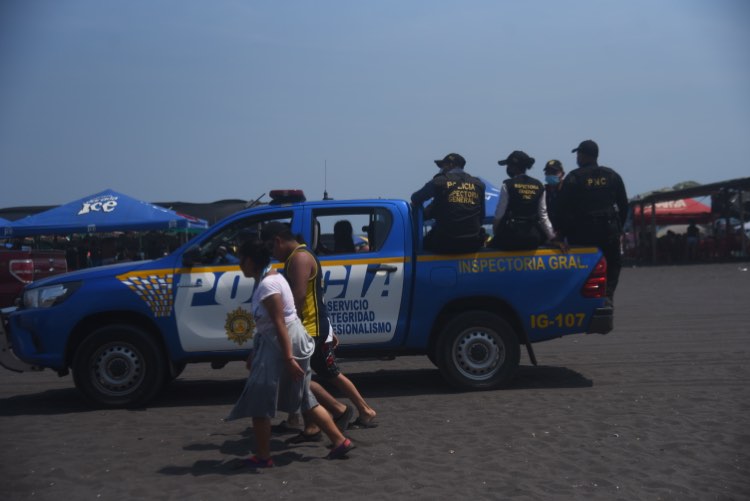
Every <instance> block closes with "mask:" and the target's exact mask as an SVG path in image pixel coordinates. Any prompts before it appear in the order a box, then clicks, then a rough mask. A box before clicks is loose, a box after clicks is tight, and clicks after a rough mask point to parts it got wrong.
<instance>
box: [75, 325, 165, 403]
mask: <svg viewBox="0 0 750 501" xmlns="http://www.w3.org/2000/svg"><path fill="white" fill-rule="evenodd" d="M165 373H166V364H165V362H164V358H163V356H162V353H161V350H160V349H159V346H158V344H157V343H156V341H155V340H154V339H153V338H152V337H151V336H149V334H148V333H146V332H144V331H143V330H141V329H139V328H137V327H134V326H131V325H124V324H123V325H108V326H105V327H100V328H98V329H96V330H95V331H93V332H92V333H91V334H89V336H88V337H86V339H84V340H83V342H82V343H81V344H80V345H79V346H78V349H77V350H76V353H75V356H74V358H73V380H74V381H75V385H76V387H77V388H78V389H79V390H80V391H81V392H82V393H83V394H84V395H85V396H86V398H88V399H89V400H91V401H93V402H95V403H97V404H99V405H102V406H105V407H138V406H142V405H144V404H145V403H146V402H148V401H149V400H151V399H152V398H153V397H154V396H155V395H156V394H157V393H158V392H159V390H160V389H161V388H162V386H163V385H164V381H165V379H166V375H165Z"/></svg>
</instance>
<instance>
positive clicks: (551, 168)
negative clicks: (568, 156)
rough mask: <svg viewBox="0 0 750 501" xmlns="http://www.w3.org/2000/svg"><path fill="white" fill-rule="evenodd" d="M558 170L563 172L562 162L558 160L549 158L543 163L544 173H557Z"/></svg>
mask: <svg viewBox="0 0 750 501" xmlns="http://www.w3.org/2000/svg"><path fill="white" fill-rule="evenodd" d="M559 172H565V169H563V166H562V163H561V162H560V161H559V160H550V161H549V162H547V163H546V164H545V165H544V173H545V174H547V173H553V174H557V173H559Z"/></svg>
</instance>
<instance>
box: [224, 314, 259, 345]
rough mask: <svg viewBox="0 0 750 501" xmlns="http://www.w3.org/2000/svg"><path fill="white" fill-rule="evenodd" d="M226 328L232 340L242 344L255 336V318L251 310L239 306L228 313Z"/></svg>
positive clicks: (228, 336)
mask: <svg viewBox="0 0 750 501" xmlns="http://www.w3.org/2000/svg"><path fill="white" fill-rule="evenodd" d="M224 330H225V331H226V333H227V338H228V339H229V340H230V341H234V342H235V343H237V344H238V345H240V346H241V345H243V344H244V343H246V342H247V341H249V340H250V339H252V338H253V332H255V320H254V319H253V316H252V315H251V314H250V312H249V311H247V310H245V309H243V308H242V307H238V308H237V309H236V310H234V311H230V312H229V313H227V320H226V322H225V323H224Z"/></svg>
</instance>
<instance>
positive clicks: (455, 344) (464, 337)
mask: <svg viewBox="0 0 750 501" xmlns="http://www.w3.org/2000/svg"><path fill="white" fill-rule="evenodd" d="M437 353H438V357H439V363H438V367H439V368H440V372H441V373H442V375H443V377H444V378H445V379H446V380H447V381H448V382H449V383H450V384H452V385H453V386H456V387H459V388H466V389H474V390H489V389H493V388H498V387H501V386H503V385H505V384H507V383H508V382H509V381H510V380H511V379H512V378H513V375H514V374H515V372H516V369H517V368H518V363H519V360H520V356H521V353H520V346H519V342H518V336H517V335H516V333H515V331H514V330H513V328H512V327H511V326H510V324H508V322H506V321H505V320H503V319H502V318H501V317H499V316H497V315H494V314H492V313H488V312H485V311H467V312H464V313H461V314H459V315H457V316H456V317H455V318H453V320H451V321H450V322H448V324H447V325H446V326H445V328H444V329H443V331H442V333H441V335H440V338H439V339H438V350H437Z"/></svg>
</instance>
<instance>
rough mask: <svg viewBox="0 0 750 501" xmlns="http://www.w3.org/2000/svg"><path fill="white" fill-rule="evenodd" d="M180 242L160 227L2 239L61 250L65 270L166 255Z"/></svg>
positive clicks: (8, 243)
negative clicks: (141, 230) (117, 232)
mask: <svg viewBox="0 0 750 501" xmlns="http://www.w3.org/2000/svg"><path fill="white" fill-rule="evenodd" d="M180 244H181V241H180V237H179V236H177V235H172V234H168V233H165V232H161V231H150V232H147V233H142V234H138V233H134V232H126V233H121V234H119V235H116V236H115V235H108V234H95V235H72V236H70V237H61V236H54V237H43V238H40V239H38V240H37V241H34V240H33V239H31V238H13V239H9V240H7V241H6V242H5V247H6V248H9V249H22V248H41V249H56V250H63V251H65V260H66V262H67V264H68V270H80V269H83V268H91V267H93V266H101V265H105V264H113V263H118V262H123V261H138V260H142V259H156V258H159V257H162V256H166V255H167V254H169V253H170V252H172V251H173V250H175V249H176V248H177V247H179V246H180Z"/></svg>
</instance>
